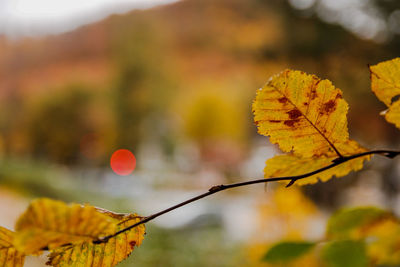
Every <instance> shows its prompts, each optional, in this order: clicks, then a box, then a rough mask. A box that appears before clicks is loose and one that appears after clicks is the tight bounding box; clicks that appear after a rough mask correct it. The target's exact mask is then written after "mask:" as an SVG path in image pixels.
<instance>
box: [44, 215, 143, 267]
mask: <svg viewBox="0 0 400 267" xmlns="http://www.w3.org/2000/svg"><path fill="white" fill-rule="evenodd" d="M105 214H106V215H108V216H110V218H113V220H114V221H115V222H116V223H117V224H118V227H117V229H116V231H119V230H121V229H124V228H126V227H128V226H130V225H133V224H135V223H137V222H139V221H140V219H141V218H140V217H138V216H137V215H136V214H132V215H117V214H113V213H111V212H106V213H105ZM144 234H145V227H144V225H143V224H141V225H139V226H137V227H134V228H133V229H131V230H129V231H127V232H125V233H122V234H120V235H117V236H116V237H113V238H110V239H109V240H108V241H107V243H101V244H93V243H92V242H81V243H78V244H74V245H70V246H66V247H60V248H57V249H55V250H54V251H53V252H52V253H51V254H50V255H49V261H48V262H47V264H48V265H51V266H56V267H67V266H74V267H86V266H96V267H112V266H115V265H116V264H118V263H119V262H121V261H122V260H124V259H125V258H127V257H128V256H129V255H130V254H131V252H132V251H133V249H134V247H135V246H139V245H140V244H141V243H142V241H143V238H144Z"/></svg>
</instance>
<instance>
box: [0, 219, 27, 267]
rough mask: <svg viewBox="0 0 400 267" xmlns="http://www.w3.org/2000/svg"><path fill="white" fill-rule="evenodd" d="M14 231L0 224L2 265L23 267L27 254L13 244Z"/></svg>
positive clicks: (0, 257) (0, 256) (0, 259)
mask: <svg viewBox="0 0 400 267" xmlns="http://www.w3.org/2000/svg"><path fill="white" fill-rule="evenodd" d="M13 239H14V232H12V231H10V230H8V229H6V228H4V227H1V226H0V266H6V267H22V266H24V261H25V255H24V254H23V253H21V252H19V251H17V250H16V249H15V247H14V246H13Z"/></svg>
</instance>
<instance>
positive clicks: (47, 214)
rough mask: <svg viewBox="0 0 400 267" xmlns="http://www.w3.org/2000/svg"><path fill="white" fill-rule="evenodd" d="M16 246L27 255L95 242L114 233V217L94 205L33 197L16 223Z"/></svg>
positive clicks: (115, 226)
mask: <svg viewBox="0 0 400 267" xmlns="http://www.w3.org/2000/svg"><path fill="white" fill-rule="evenodd" d="M15 228H16V230H17V233H16V234H15V238H14V245H15V247H16V248H17V249H18V250H20V251H24V252H25V254H34V253H40V252H41V250H42V249H50V250H51V249H54V248H57V247H60V246H63V245H67V244H76V243H82V242H83V241H92V240H95V239H98V238H99V237H101V236H105V235H109V234H112V233H114V232H115V229H116V228H117V225H116V223H115V220H113V219H112V218H110V217H109V216H107V215H105V214H103V213H101V212H99V211H98V210H97V209H96V208H95V207H91V206H82V205H79V204H71V205H67V204H65V203H64V202H61V201H56V200H51V199H47V198H41V199H37V200H34V201H33V202H32V203H31V204H30V206H29V207H28V209H27V210H26V211H25V213H23V214H22V215H21V217H20V218H19V219H18V221H17V224H16V227H15Z"/></svg>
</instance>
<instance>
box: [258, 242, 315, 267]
mask: <svg viewBox="0 0 400 267" xmlns="http://www.w3.org/2000/svg"><path fill="white" fill-rule="evenodd" d="M314 246H315V243H311V242H295V241H293V242H290V241H285V242H280V243H277V244H275V245H274V246H272V247H271V248H270V249H269V250H268V251H267V253H266V254H265V255H264V257H263V258H262V260H263V261H266V262H269V263H278V262H290V261H292V260H295V259H297V258H299V257H301V256H303V255H305V254H306V253H308V252H309V251H310V250H311V249H312V248H313V247H314Z"/></svg>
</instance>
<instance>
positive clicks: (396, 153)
mask: <svg viewBox="0 0 400 267" xmlns="http://www.w3.org/2000/svg"><path fill="white" fill-rule="evenodd" d="M399 154H400V152H399V151H388V152H386V153H385V157H387V158H390V159H393V158H394V157H396V156H398V155H399Z"/></svg>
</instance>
